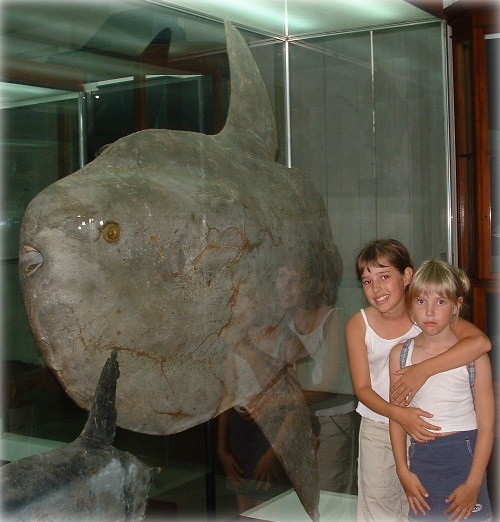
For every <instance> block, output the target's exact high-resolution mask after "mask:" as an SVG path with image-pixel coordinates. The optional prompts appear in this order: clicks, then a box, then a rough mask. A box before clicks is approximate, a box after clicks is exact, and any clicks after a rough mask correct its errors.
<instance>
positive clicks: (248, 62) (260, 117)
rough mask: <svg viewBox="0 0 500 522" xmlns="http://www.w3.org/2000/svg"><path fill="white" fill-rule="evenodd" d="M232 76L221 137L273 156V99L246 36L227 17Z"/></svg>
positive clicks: (275, 143) (274, 145) (274, 132)
mask: <svg viewBox="0 0 500 522" xmlns="http://www.w3.org/2000/svg"><path fill="white" fill-rule="evenodd" d="M224 25H225V30H226V38H227V52H228V55H229V66H230V75H231V92H230V96H229V111H228V115H227V119H226V124H225V126H224V128H223V129H222V131H221V132H220V133H219V134H218V136H227V137H229V138H230V139H231V141H236V142H240V144H241V145H242V146H244V148H246V149H248V148H249V147H250V148H251V149H252V152H253V153H256V154H260V155H262V154H263V155H265V156H268V157H270V158H271V159H272V160H273V161H274V159H275V157H276V153H277V151H278V133H277V129H276V120H275V117H274V112H273V108H272V105H271V100H270V99H269V94H268V92H267V89H266V86H265V84H264V80H263V79H262V75H261V73H260V71H259V68H258V67H257V64H256V63H255V60H254V58H253V56H252V52H251V51H250V48H249V47H248V45H247V43H246V42H245V40H244V38H243V36H241V34H240V32H239V31H238V30H237V29H236V27H234V25H233V24H232V23H231V22H230V21H229V20H228V19H225V20H224Z"/></svg>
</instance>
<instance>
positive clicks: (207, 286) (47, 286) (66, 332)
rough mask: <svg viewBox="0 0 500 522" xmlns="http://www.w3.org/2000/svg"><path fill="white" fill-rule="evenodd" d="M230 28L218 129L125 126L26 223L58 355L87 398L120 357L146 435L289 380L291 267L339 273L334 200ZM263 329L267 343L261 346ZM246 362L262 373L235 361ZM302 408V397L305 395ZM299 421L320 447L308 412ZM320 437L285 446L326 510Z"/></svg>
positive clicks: (29, 260) (69, 380)
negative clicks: (287, 278)
mask: <svg viewBox="0 0 500 522" xmlns="http://www.w3.org/2000/svg"><path fill="white" fill-rule="evenodd" d="M226 34H227V39H228V54H229V60H230V68H231V100H230V108H229V113H228V118H227V122H226V125H225V127H224V129H223V130H222V131H221V132H220V133H219V134H218V135H214V136H207V135H202V134H197V133H191V132H180V131H170V130H146V131H141V132H138V133H135V134H132V135H130V136H126V137H124V138H122V139H120V140H118V141H117V142H115V143H114V144H113V145H111V146H110V147H108V148H107V149H106V150H105V152H104V153H102V154H101V155H100V156H99V157H98V158H96V159H95V160H94V161H92V162H91V163H89V164H88V165H86V166H85V167H84V168H82V169H81V170H79V171H78V172H75V173H74V174H72V175H70V176H67V177H66V178H64V179H61V180H60V181H58V182H56V183H54V184H53V185H51V186H49V187H47V188H46V189H45V190H43V191H42V192H41V193H40V194H38V195H37V196H36V197H35V198H34V199H33V201H32V202H31V203H30V204H29V206H28V208H27V210H26V213H25V216H24V219H23V224H22V229H21V250H20V273H21V287H22V291H23V297H24V301H25V305H26V310H27V314H28V318H29V321H30V324H31V327H32V330H33V333H34V335H35V337H36V339H37V344H38V346H39V348H40V350H41V352H42V354H43V356H44V358H45V360H46V361H47V363H48V364H49V365H50V367H51V368H52V370H53V371H54V373H55V374H56V376H57V377H58V379H59V380H60V381H61V383H62V385H63V387H64V389H65V390H66V392H67V393H68V395H70V396H71V397H72V398H73V399H74V400H75V401H76V402H77V403H78V404H79V405H80V406H82V407H84V408H89V407H90V403H91V398H92V393H93V387H94V385H95V382H96V381H97V378H98V374H99V370H100V368H101V367H102V364H103V363H104V361H105V360H106V358H107V357H108V355H109V353H110V351H112V350H116V351H117V352H119V353H120V367H121V371H122V377H121V379H120V381H119V383H118V389H117V409H118V412H119V413H118V419H117V423H118V425H120V426H122V427H124V428H128V429H131V430H134V431H138V432H142V433H150V434H169V433H175V432H179V431H182V430H185V429H187V428H189V427H191V426H194V425H196V424H199V423H201V422H204V421H206V420H208V419H210V418H212V417H215V416H217V415H218V414H219V413H221V412H222V411H225V410H226V409H228V408H230V407H232V406H234V405H237V404H241V403H242V402H244V401H245V400H247V399H248V398H250V397H252V396H255V395H256V394H261V393H264V395H265V391H266V390H268V389H270V388H268V387H269V386H270V385H271V383H274V382H275V380H276V379H279V378H283V379H287V378H288V377H286V376H285V375H286V371H285V365H286V362H288V360H289V358H290V357H293V356H290V355H289V354H288V352H287V349H286V328H287V324H288V321H289V320H290V319H291V317H292V315H293V310H292V307H291V305H290V304H289V303H287V302H285V301H284V299H283V296H282V295H280V292H279V291H278V287H279V285H280V278H281V275H280V274H281V271H282V270H285V271H286V270H289V269H290V268H291V267H293V266H295V265H297V260H304V259H313V260H316V263H317V264H318V263H321V262H322V263H323V265H324V267H322V268H323V269H324V270H325V271H326V272H328V275H326V276H324V277H323V286H324V287H327V288H329V289H335V288H336V287H337V285H338V280H339V278H340V273H341V267H342V263H341V260H340V256H339V254H338V251H337V249H336V247H335V245H334V243H333V239H332V236H331V231H330V226H329V222H328V217H327V215H326V212H325V208H324V203H323V201H322V198H321V196H320V195H319V194H318V192H317V191H316V190H315V188H314V186H313V184H312V182H311V181H310V179H309V178H308V177H307V176H305V175H304V174H302V173H301V172H299V171H297V170H295V169H288V168H286V167H283V166H282V165H280V164H278V163H276V162H275V157H276V152H277V133H276V125H275V120H274V115H273V112H272V107H271V103H270V101H269V97H268V95H267V92H266V89H265V86H264V83H263V81H262V78H261V76H260V73H259V70H258V68H257V65H256V64H255V61H254V60H253V57H252V55H251V52H250V50H249V48H248V46H247V45H246V43H245V42H244V40H243V38H242V37H241V35H240V34H239V33H238V31H237V30H236V29H235V28H234V27H233V26H232V24H230V23H229V22H226ZM318 252H320V253H321V255H317V253H318ZM321 260H323V261H321ZM309 264H310V263H309ZM309 264H308V263H305V266H302V267H301V268H300V270H301V274H302V278H303V279H308V278H311V277H312V275H311V274H310V273H308V270H309V268H310V267H309ZM316 268H317V267H316ZM294 306H297V304H296V305H294ZM255 332H257V333H259V332H260V335H255ZM269 332H272V333H273V335H269ZM251 338H261V339H263V341H262V342H261V343H260V345H259V347H258V349H256V348H255V347H254V346H253V345H252V342H250V341H249V339H251ZM238 357H239V358H240V360H241V359H242V360H244V361H246V363H247V366H248V367H249V368H247V369H246V370H241V369H240V370H238V371H237V372H235V370H234V367H235V366H234V360H235V358H238ZM250 361H252V362H250ZM294 393H300V390H298V389H295V391H294ZM282 402H285V401H282ZM288 405H289V408H290V409H295V408H298V407H300V408H302V407H303V405H301V406H298V405H297V401H296V400H295V398H291V396H290V400H289V401H288ZM282 410H283V408H282ZM256 416H257V417H258V415H256ZM294 418H295V417H294ZM297 418H298V417H297ZM262 419H263V420H262V422H260V424H261V425H262V427H263V429H264V432H265V433H266V434H268V433H271V432H276V431H277V429H275V428H273V429H270V428H269V427H270V425H271V423H279V422H280V417H279V415H278V414H276V415H275V416H274V420H272V416H269V415H266V416H262ZM281 420H282V419H281ZM296 429H297V430H299V432H300V431H301V430H302V432H303V433H302V435H303V440H305V441H307V444H309V442H310V439H311V438H312V437H311V436H310V426H309V425H308V422H307V421H306V423H305V425H299V424H297V426H296ZM268 438H270V437H269V436H268ZM310 446H311V447H310V448H304V450H303V453H301V452H298V451H295V452H288V453H287V452H286V451H281V450H280V451H279V453H280V454H282V455H284V454H287V455H288V456H287V457H286V458H283V463H284V465H285V468H286V469H288V470H291V469H302V471H303V474H302V475H301V476H302V477H305V476H308V477H309V478H308V479H307V480H305V479H303V478H302V479H300V480H301V481H302V486H301V484H298V483H294V486H295V488H296V489H297V491H298V492H299V497H301V500H302V501H303V502H305V503H306V504H307V505H308V507H306V510H307V511H308V512H309V513H310V514H311V513H312V514H313V515H312V516H314V512H315V507H314V506H315V505H316V504H317V498H316V497H317V477H316V475H315V473H316V474H317V472H315V471H314V468H315V465H314V451H313V449H312V444H310ZM305 454H307V458H304V455H305ZM308 467H310V470H309V471H308V469H307V468H308ZM308 474H309V475H308ZM301 487H302V488H305V489H307V490H308V491H307V492H302V493H301V492H300V491H301ZM306 497H307V498H308V499H309V500H306Z"/></svg>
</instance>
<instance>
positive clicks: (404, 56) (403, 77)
mask: <svg viewBox="0 0 500 522" xmlns="http://www.w3.org/2000/svg"><path fill="white" fill-rule="evenodd" d="M443 56H444V54H443V36H442V27H441V25H440V24H428V25H416V26H409V27H404V28H397V29H391V30H380V31H372V32H358V33H354V34H342V35H334V36H326V37H321V38H310V39H305V40H303V41H297V42H293V43H291V44H290V47H289V62H290V101H291V103H290V105H291V125H290V127H291V152H292V154H291V156H292V166H294V167H297V168H299V169H300V170H302V171H303V172H306V173H307V174H308V175H310V176H311V177H312V179H313V181H314V184H315V186H316V188H317V189H318V190H319V192H320V193H321V194H322V196H323V198H324V200H325V202H326V205H327V210H328V214H329V218H330V224H331V227H332V231H333V235H334V238H335V242H336V244H337V246H338V247H339V250H340V253H341V256H342V258H343V263H344V267H343V276H342V280H341V284H340V288H339V292H338V297H337V300H336V303H335V307H336V309H337V313H339V314H342V315H343V316H344V317H345V318H347V317H349V316H350V315H352V314H353V313H355V312H356V311H357V310H358V309H359V308H360V307H363V306H365V299H364V296H363V293H362V290H361V286H360V284H359V281H358V280H357V278H356V273H355V257H356V253H357V252H358V251H359V249H360V248H361V247H362V246H363V244H365V243H366V242H368V241H369V240H371V239H374V238H376V237H394V238H396V239H399V240H401V241H402V242H403V243H404V244H405V245H407V246H408V248H409V249H410V251H411V252H412V254H413V257H414V260H415V262H416V263H417V264H418V263H420V262H421V261H423V260H424V259H425V258H427V257H444V258H447V257H448V255H449V252H448V242H449V225H448V183H447V155H446V150H447V147H446V117H445V108H444V105H445V100H444V90H443V85H444V81H443V70H444V63H443ZM298 320H300V316H296V317H295V321H296V322H297V321H298ZM341 324H342V320H339V323H337V328H335V329H333V330H331V331H329V334H330V335H331V336H330V337H329V338H328V342H329V343H330V346H336V345H340V344H342V343H343V342H344V328H343V327H342V326H341ZM306 331H307V330H306ZM339 353H341V351H339ZM337 364H338V366H340V367H343V371H344V375H347V374H348V369H347V367H346V366H342V360H341V359H338V360H337ZM299 376H300V373H299ZM340 380H341V379H340V378H339V376H337V381H336V382H335V383H334V384H333V385H332V383H330V386H331V388H330V391H332V392H333V391H335V392H337V393H338V392H340V389H339V388H342V386H341V385H340ZM301 383H302V384H303V386H304V387H306V389H307V388H308V387H309V385H310V383H309V382H308V381H307V379H304V378H302V379H301ZM336 386H338V387H339V388H336ZM341 393H343V394H344V397H345V398H346V404H348V403H349V397H350V394H352V390H351V391H349V389H348V388H343V389H342V392H341ZM306 396H307V394H306ZM351 398H353V397H352V395H351ZM347 411H349V410H347ZM317 418H318V419H319V421H320V422H323V421H325V422H326V419H325V418H324V417H323V416H322V415H318V416H317ZM339 419H343V420H345V421H346V422H347V423H348V428H347V429H346V430H344V434H347V437H345V438H344V439H343V440H342V442H341V443H340V442H339V444H341V445H342V444H343V446H342V447H341V449H340V450H338V451H335V452H334V451H333V450H332V449H331V448H328V450H327V454H322V452H321V446H320V448H319V450H318V451H319V455H318V456H319V460H320V473H321V472H323V473H330V474H334V473H335V471H336V467H337V466H338V467H339V468H341V469H342V471H343V473H344V479H346V480H347V482H344V483H341V482H335V483H334V482H332V481H330V483H328V482H327V481H326V479H325V482H324V483H323V484H322V489H324V490H330V491H342V492H353V491H355V487H356V486H355V481H354V484H353V483H350V486H349V481H348V479H349V478H350V479H352V478H353V477H355V475H356V466H355V461H354V460H352V459H351V460H350V459H349V458H347V459H346V460H345V461H342V463H341V462H340V461H335V459H332V458H331V455H332V454H335V455H338V454H341V455H349V456H352V455H355V454H356V452H355V451H353V447H355V444H356V425H355V422H354V421H353V420H351V421H350V422H349V420H348V419H346V417H345V416H343V415H340V416H339ZM332 429H333V426H332ZM337 471H338V470H337ZM349 473H350V475H349ZM349 487H351V488H352V489H348V488H349ZM341 488H346V489H341Z"/></svg>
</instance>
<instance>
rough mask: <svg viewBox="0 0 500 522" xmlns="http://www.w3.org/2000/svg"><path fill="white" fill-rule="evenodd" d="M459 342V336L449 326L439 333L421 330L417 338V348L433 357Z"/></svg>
mask: <svg viewBox="0 0 500 522" xmlns="http://www.w3.org/2000/svg"><path fill="white" fill-rule="evenodd" d="M457 342H458V338H457V336H456V335H455V334H454V333H453V330H452V329H451V327H447V328H446V329H445V330H443V331H442V332H440V333H439V334H437V335H427V334H425V333H424V332H421V333H420V334H419V335H418V336H417V337H416V338H415V348H416V349H417V350H421V351H422V352H424V353H425V354H426V355H428V356H431V357H433V356H434V355H439V354H440V353H443V352H445V351H446V350H448V348H451V347H452V346H453V345H454V344H456V343H457Z"/></svg>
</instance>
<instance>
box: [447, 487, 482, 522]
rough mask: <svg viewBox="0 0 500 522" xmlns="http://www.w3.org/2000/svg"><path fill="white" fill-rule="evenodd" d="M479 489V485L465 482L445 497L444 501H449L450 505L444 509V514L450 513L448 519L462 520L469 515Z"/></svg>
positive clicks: (477, 496)
mask: <svg viewBox="0 0 500 522" xmlns="http://www.w3.org/2000/svg"><path fill="white" fill-rule="evenodd" d="M479 489H480V487H477V486H472V485H470V484H468V483H467V482H464V483H463V484H460V486H458V488H457V489H455V491H454V492H453V493H452V494H451V495H450V496H449V497H448V498H447V499H446V502H449V503H450V502H451V505H450V507H449V508H448V509H447V510H446V511H445V513H446V514H449V513H451V515H450V517H449V520H464V519H467V518H469V517H470V515H471V513H472V510H473V509H474V508H475V507H476V503H477V499H478V498H479Z"/></svg>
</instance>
